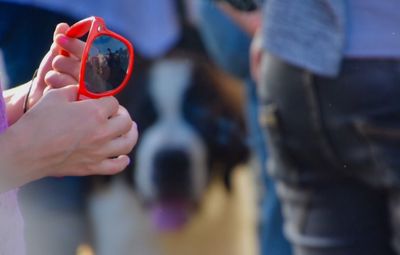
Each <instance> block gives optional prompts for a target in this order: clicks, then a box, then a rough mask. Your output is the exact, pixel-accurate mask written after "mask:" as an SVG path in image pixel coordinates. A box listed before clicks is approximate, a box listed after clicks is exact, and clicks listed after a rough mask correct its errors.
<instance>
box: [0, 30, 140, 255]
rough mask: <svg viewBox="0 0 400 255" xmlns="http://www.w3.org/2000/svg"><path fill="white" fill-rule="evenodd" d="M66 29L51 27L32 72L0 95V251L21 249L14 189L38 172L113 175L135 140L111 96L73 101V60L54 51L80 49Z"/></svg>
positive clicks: (131, 126) (39, 174)
mask: <svg viewBox="0 0 400 255" xmlns="http://www.w3.org/2000/svg"><path fill="white" fill-rule="evenodd" d="M67 29H68V26H67V25H66V24H60V25H59V26H57V28H56V32H55V36H54V37H55V43H54V44H53V45H52V47H51V49H50V51H49V52H48V53H47V54H46V56H45V57H44V59H43V61H42V63H41V65H40V67H39V69H38V76H37V78H36V79H34V80H33V81H31V82H29V83H27V84H24V85H21V86H19V87H16V88H14V89H10V90H6V91H4V94H3V97H4V98H3V97H1V98H0V128H1V133H0V162H1V168H0V254H5V255H8V254H15V255H23V254H25V245H24V237H23V220H22V217H21V215H20V212H19V208H18V202H17V190H16V189H17V188H18V187H20V186H21V185H25V184H26V183H29V182H31V181H34V180H37V179H40V178H43V177H45V176H65V175H79V176H83V175H90V174H105V175H109V174H115V173H118V172H120V171H122V170H123V169H124V168H125V167H126V166H127V165H128V164H129V158H128V156H127V154H128V153H129V152H130V151H131V150H132V148H133V146H134V144H135V143H136V141H137V129H136V125H135V123H134V122H133V121H132V120H131V118H130V116H129V114H128V112H127V111H126V109H124V108H123V107H122V106H120V105H119V104H118V101H117V100H116V99H115V98H113V97H107V98H102V99H98V100H94V99H88V100H85V101H76V99H77V98H76V97H77V91H78V90H77V86H76V85H70V86H65V85H67V84H70V83H69V81H75V77H74V70H76V69H78V68H79V66H80V62H79V61H74V60H72V61H71V58H67V57H63V56H61V55H60V56H58V55H59V54H58V53H59V52H60V49H61V48H62V49H64V50H67V51H68V52H69V53H70V54H73V55H75V56H79V52H81V51H82V44H81V43H79V41H78V40H76V39H68V38H67V37H66V36H65V32H66V30H67ZM52 69H53V70H52ZM30 87H31V88H30ZM28 91H30V93H29V92H28ZM26 110H27V111H26ZM25 111H26V113H25ZM7 126H9V127H8V128H7ZM77 127H78V128H77Z"/></svg>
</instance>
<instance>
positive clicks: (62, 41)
mask: <svg viewBox="0 0 400 255" xmlns="http://www.w3.org/2000/svg"><path fill="white" fill-rule="evenodd" d="M54 41H55V42H56V44H57V45H58V46H59V47H61V48H62V49H64V50H66V51H68V52H69V53H70V54H72V55H74V56H75V57H77V58H78V59H81V58H82V55H83V50H84V48H85V42H83V41H81V40H79V39H76V38H70V37H68V36H66V35H64V34H58V35H56V37H55V40H54Z"/></svg>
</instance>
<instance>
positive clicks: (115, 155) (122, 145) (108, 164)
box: [90, 122, 138, 175]
mask: <svg viewBox="0 0 400 255" xmlns="http://www.w3.org/2000/svg"><path fill="white" fill-rule="evenodd" d="M137 138H138V132H137V127H136V124H135V123H134V122H133V124H132V127H131V129H130V130H129V132H128V133H126V134H125V135H123V136H120V137H118V138H116V139H114V140H112V141H111V142H109V143H108V144H107V145H105V146H104V147H103V148H102V149H101V150H100V151H99V153H100V154H102V155H108V156H107V158H106V159H104V160H102V161H101V162H100V163H98V164H96V165H92V166H91V169H92V172H91V173H90V174H103V175H109V174H110V175H111V174H116V173H118V172H120V171H122V170H124V169H125V168H126V167H127V166H128V164H129V161H130V160H129V157H128V156H127V155H126V154H128V153H129V152H131V151H132V149H133V147H134V146H135V144H136V142H137Z"/></svg>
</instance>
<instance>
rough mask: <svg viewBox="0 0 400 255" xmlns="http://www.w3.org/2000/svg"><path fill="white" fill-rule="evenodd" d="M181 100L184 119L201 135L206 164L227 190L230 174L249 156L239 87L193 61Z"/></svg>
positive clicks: (205, 66) (205, 63) (208, 66)
mask: <svg viewBox="0 0 400 255" xmlns="http://www.w3.org/2000/svg"><path fill="white" fill-rule="evenodd" d="M191 80H192V82H193V84H192V86H191V89H190V90H188V91H187V93H188V94H187V95H186V97H185V100H186V102H185V104H186V105H185V106H184V111H186V112H185V118H186V119H188V121H189V123H192V125H193V127H194V128H196V129H197V130H198V131H199V133H200V134H201V135H202V137H203V138H204V140H205V141H206V143H207V147H208V150H209V152H210V153H209V156H210V158H209V161H210V164H211V167H212V165H217V166H218V168H219V171H222V172H221V173H222V177H223V180H224V183H225V186H226V188H227V190H230V189H231V173H232V170H233V169H234V168H235V167H236V166H237V165H239V164H240V163H244V162H245V161H246V160H247V158H248V155H249V149H248V146H247V129H246V125H245V115H244V107H243V106H244V98H243V97H244V93H243V87H242V85H241V84H240V83H239V82H238V81H236V80H234V79H233V78H230V77H228V76H227V75H226V74H224V73H222V72H219V71H217V68H215V67H214V66H212V65H211V64H210V63H209V62H208V61H206V60H199V61H196V64H195V66H194V68H193V72H192V79H191Z"/></svg>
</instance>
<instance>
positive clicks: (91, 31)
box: [61, 16, 135, 99]
mask: <svg viewBox="0 0 400 255" xmlns="http://www.w3.org/2000/svg"><path fill="white" fill-rule="evenodd" d="M85 34H88V36H87V40H86V43H85V48H84V50H83V54H82V58H81V67H80V73H79V90H78V99H79V96H80V95H84V96H87V97H90V98H101V97H105V96H114V95H116V94H118V93H119V92H121V90H122V89H123V88H124V87H125V86H126V85H127V83H128V81H129V79H130V77H131V75H132V71H133V64H134V59H135V55H134V50H133V46H132V44H131V43H130V42H129V41H128V40H127V39H126V38H124V37H122V36H121V35H119V34H117V33H115V32H112V31H111V30H108V29H107V27H106V25H105V22H104V20H103V19H102V18H100V17H96V16H92V17H89V18H86V19H83V20H81V21H78V22H77V23H75V24H74V25H72V26H71V27H70V28H69V29H68V31H67V32H66V35H67V36H69V37H73V38H80V37H83V36H84V35H85ZM99 36H109V37H112V38H114V39H116V40H119V41H121V42H122V43H123V44H124V45H125V46H126V47H127V49H128V53H129V63H128V68H127V71H126V75H125V78H124V80H123V81H122V82H121V84H120V85H119V86H118V87H116V88H115V89H113V90H110V91H106V92H101V93H94V92H91V91H89V90H88V89H87V88H86V85H85V79H84V78H85V71H86V61H87V59H88V57H89V52H90V48H91V47H92V44H93V41H94V40H95V39H96V38H97V37H99ZM61 54H62V55H64V56H69V53H68V52H66V51H64V50H62V52H61Z"/></svg>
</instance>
